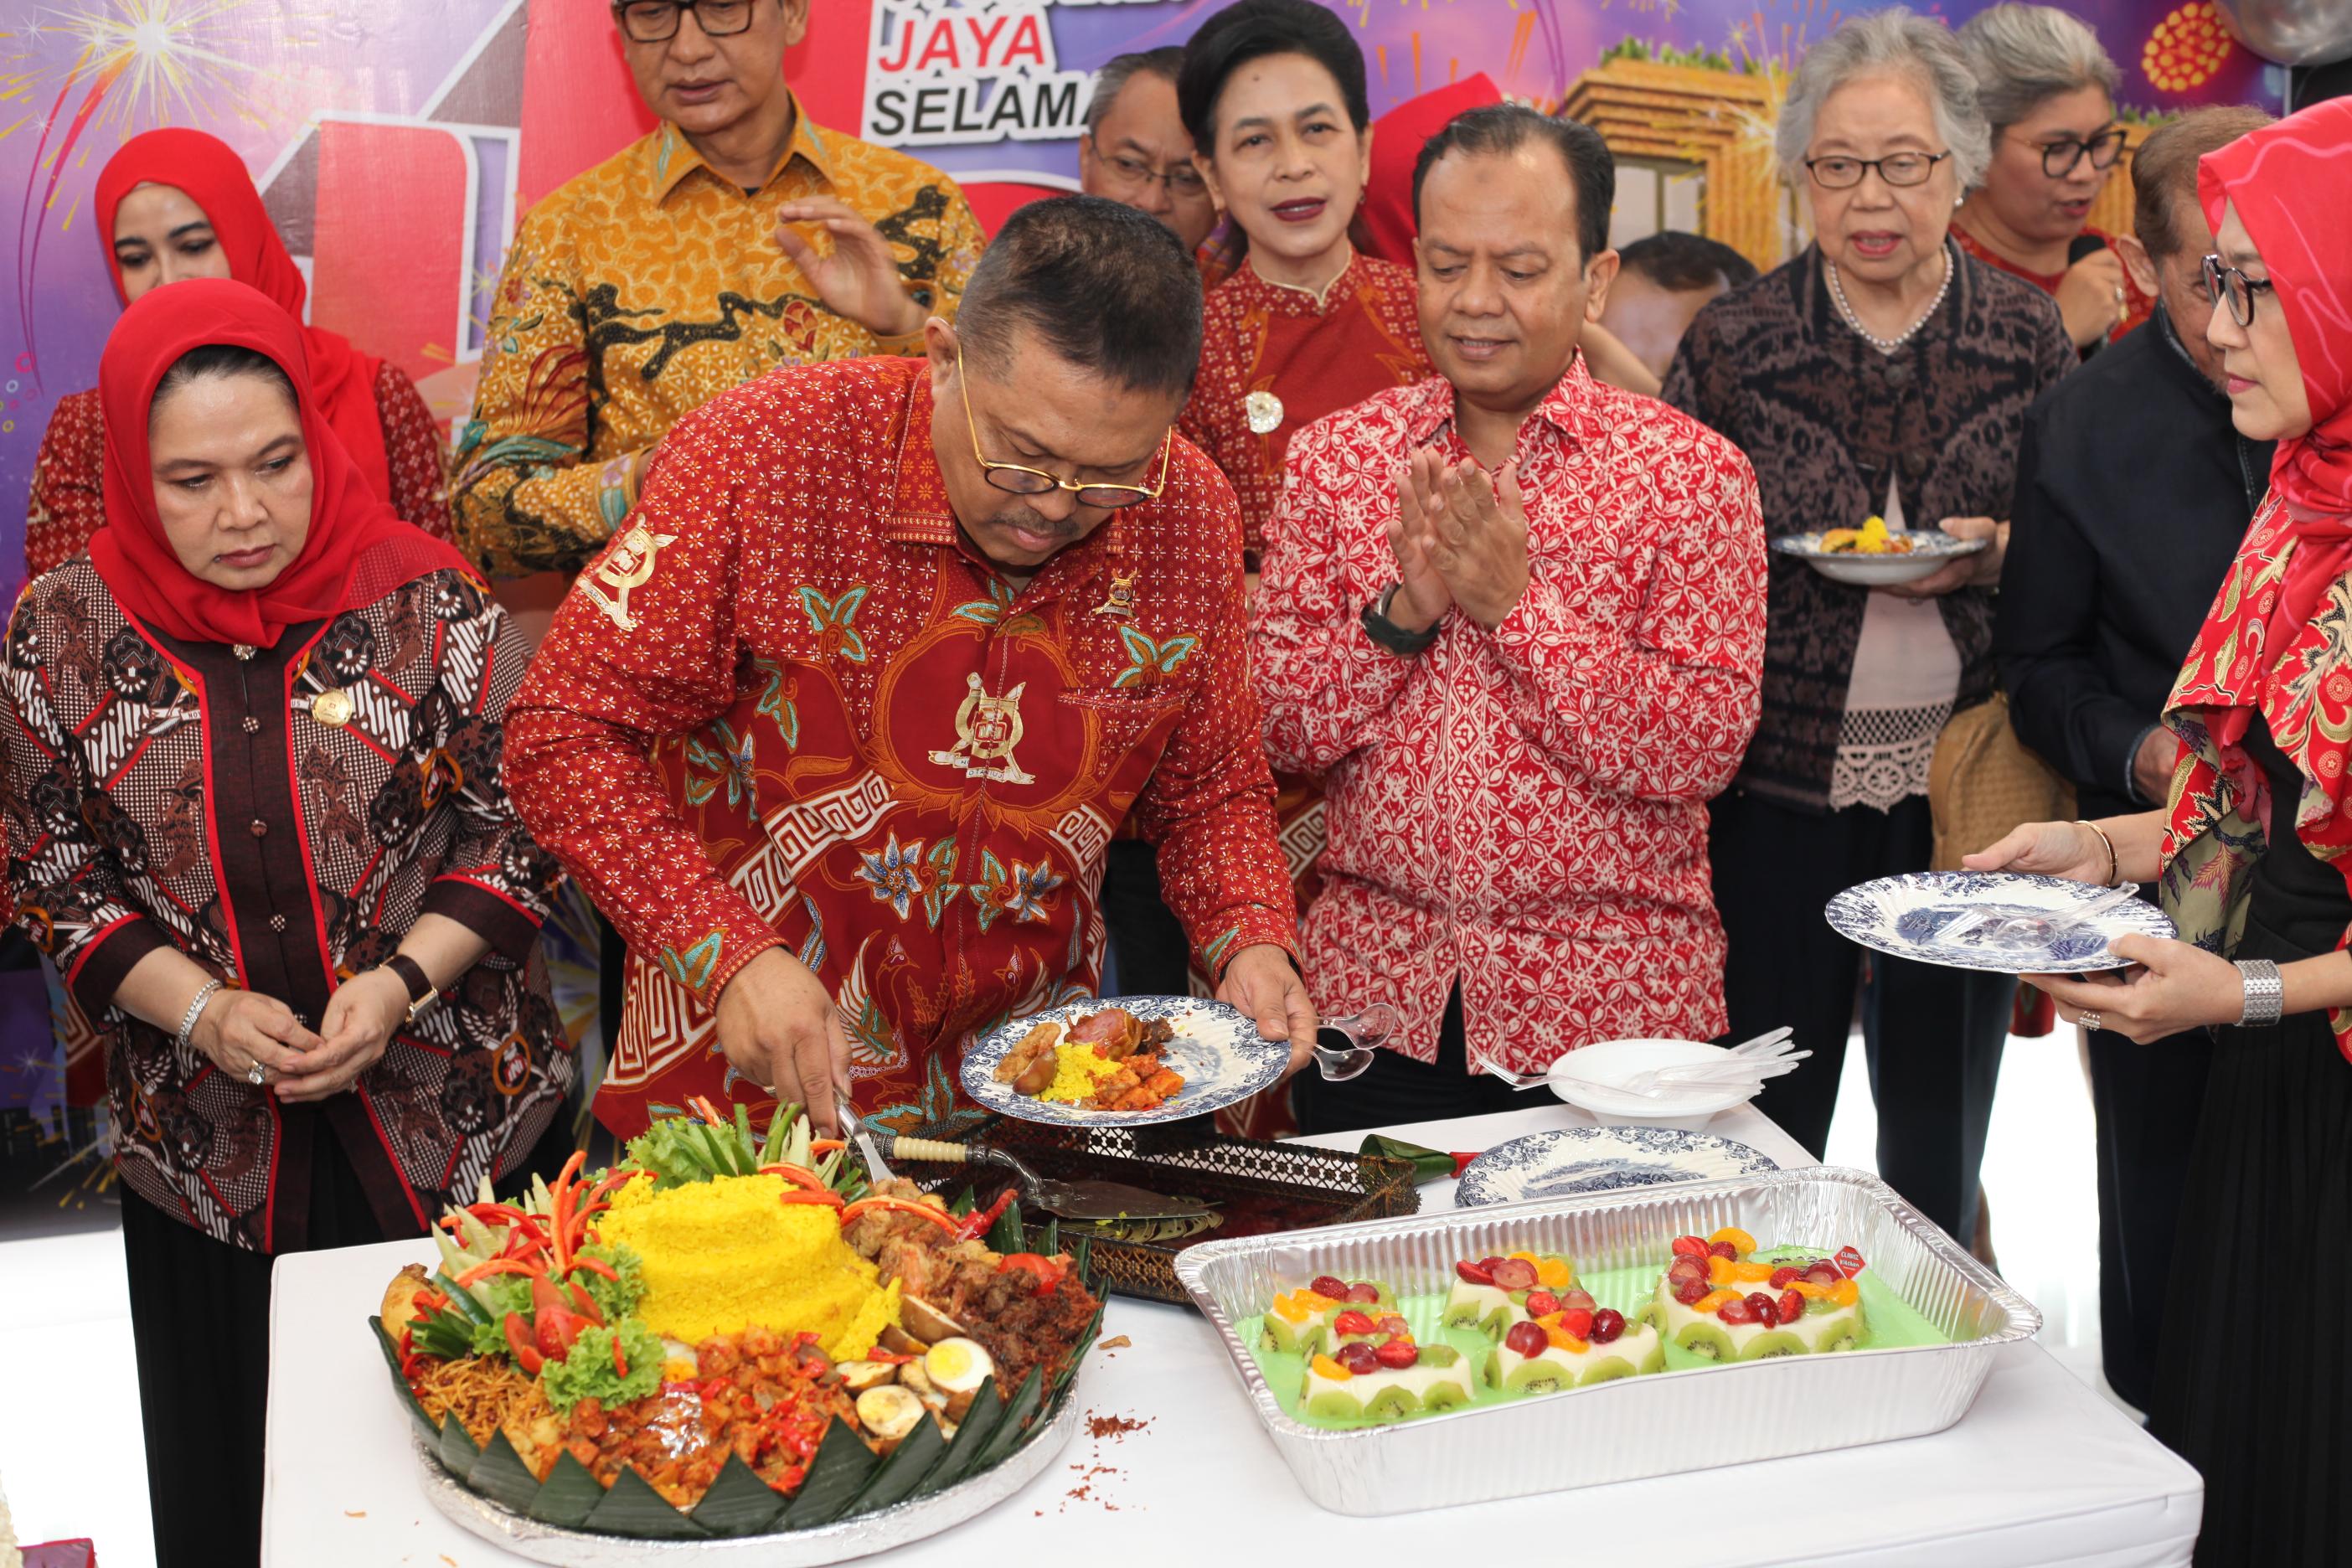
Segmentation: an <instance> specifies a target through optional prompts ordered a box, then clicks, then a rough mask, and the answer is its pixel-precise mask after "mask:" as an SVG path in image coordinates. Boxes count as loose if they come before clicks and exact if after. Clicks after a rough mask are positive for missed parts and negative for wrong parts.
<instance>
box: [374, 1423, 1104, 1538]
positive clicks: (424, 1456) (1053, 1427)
mask: <svg viewBox="0 0 2352 1568" xmlns="http://www.w3.org/2000/svg"><path fill="white" fill-rule="evenodd" d="M1077 1429H1078V1400H1077V1390H1076V1388H1071V1389H1069V1390H1067V1391H1066V1393H1065V1394H1064V1396H1063V1399H1062V1408H1061V1411H1060V1413H1059V1414H1057V1415H1055V1417H1054V1418H1053V1419H1052V1420H1051V1421H1041V1422H1039V1423H1038V1424H1037V1426H1036V1428H1035V1429H1034V1431H1033V1432H1032V1433H1031V1434H1030V1436H1028V1438H1027V1439H1026V1440H1025V1441H1024V1442H1023V1443H1022V1445H1021V1446H1020V1447H1017V1448H1015V1449H1013V1452H1012V1453H1010V1454H1008V1455H1006V1456H1005V1457H1004V1458H1003V1459H1001V1460H999V1461H998V1462H997V1463H996V1464H995V1465H993V1466H992V1467H991V1468H988V1469H985V1470H982V1472H981V1473H980V1474H978V1475H976V1476H974V1477H972V1478H971V1479H970V1480H967V1481H959V1482H957V1483H956V1484H955V1485H954V1486H951V1487H950V1488H949V1489H947V1490H945V1491H943V1492H936V1493H934V1494H932V1495H931V1496H929V1497H927V1498H918V1499H916V1500H913V1501H911V1502H902V1503H897V1504H894V1505H893V1506H891V1507H889V1508H886V1509H878V1510H876V1511H874V1512H872V1513H869V1514H865V1515H861V1516H860V1517H858V1518H856V1519H845V1520H843V1521H841V1522H839V1523H838V1524H827V1525H820V1526H818V1527H817V1528H816V1529H814V1530H785V1531H776V1532H774V1533H772V1534H768V1535H743V1536H737V1537H735V1538H734V1539H732V1540H727V1541H637V1540H633V1539H630V1538H628V1537H625V1536H619V1535H598V1534H596V1533H594V1532H593V1531H585V1530H562V1529H559V1528H558V1527H556V1526H554V1525H551V1524H542V1523H541V1522H540V1521H538V1520H535V1519H530V1518H526V1517H525V1516H524V1515H522V1514H519V1513H516V1512H515V1511H513V1510H511V1509H507V1508H502V1507H500V1506H499V1504H497V1503H495V1502H492V1501H491V1500H489V1499H488V1498H486V1497H484V1496H482V1495H481V1493H479V1492H478V1491H475V1490H473V1489H471V1488H469V1487H467V1485H466V1483H465V1482H463V1481H461V1480H459V1479H457V1478H456V1477H455V1476H452V1475H451V1474H450V1473H449V1472H448V1471H447V1470H446V1469H444V1468H442V1466H441V1462H440V1460H439V1459H438V1458H435V1456H434V1454H433V1451H432V1450H431V1449H429V1448H427V1447H425V1439H424V1437H423V1436H420V1435H419V1434H418V1432H417V1431H416V1428H415V1423H413V1422H412V1423H410V1424H409V1432H408V1436H409V1442H410V1444H411V1445H412V1446H413V1447H415V1450H416V1465H417V1470H418V1476H417V1484H418V1485H419V1486H420V1487H422V1488H423V1489H424V1490H425V1496H426V1497H428V1498H431V1499H432V1500H433V1506H434V1507H436V1508H437V1509H439V1510H441V1511H442V1512H443V1513H445V1514H446V1515H448V1517H449V1518H450V1519H451V1520H453V1521H456V1522H457V1524H459V1525H460V1526H462V1527H464V1528H465V1529H467V1530H469V1531H473V1532H474V1533H475V1534H476V1535H478V1536H480V1537H481V1538H482V1539H483V1540H485V1541H488V1542H490V1543H492V1544H493V1545H496V1546H500V1547H503V1548H505V1549H506V1550H507V1551H509V1552H513V1553H515V1554H516V1555H517V1556H519V1557H528V1558H529V1559H530V1560H531V1561H532V1562H534V1563H557V1564H560V1565H562V1568H677V1565H678V1564H681V1563H696V1564H699V1563H759V1564H760V1565H761V1568H815V1565H816V1564H819V1563H845V1562H847V1561H849V1560H850V1559H851V1558H853V1557H864V1556H866V1555H867V1554H868V1553H870V1552H887V1551H888V1550H889V1549H890V1548H892V1547H894V1546H904V1545H907V1544H908V1542H916V1541H920V1540H922V1539H923V1538H924V1537H925V1536H929V1535H937V1534H938V1533H939V1532H940V1531H943V1530H946V1529H948V1528H949V1527H950V1526H952V1525H958V1524H961V1523H962V1522H963V1521H965V1520H967V1519H971V1518H972V1517H973V1516H974V1515H976V1514H980V1513H984V1512H986V1511H987V1510H990V1509H992V1508H994V1507H995V1506H996V1505H997V1504H998V1503H1001V1502H1003V1500H1005V1499H1006V1498H1009V1497H1011V1496H1012V1495H1013V1493H1014V1492H1017V1491H1019V1490H1020V1489H1022V1488H1023V1487H1025V1486H1027V1485H1028V1484H1029V1483H1030V1482H1031V1481H1033V1480H1034V1479H1037V1477H1038V1476H1039V1475H1041V1474H1042V1473H1044V1471H1045V1468H1046V1467H1047V1466H1049V1465H1051V1464H1052V1463H1053V1462H1054V1460H1055V1458H1056V1457H1057V1456H1058V1455H1059V1454H1060V1453H1061V1451H1062V1449H1063V1448H1064V1447H1066V1445H1067V1444H1068V1442H1069V1440H1070V1435H1071V1434H1072V1433H1074V1432H1076V1430H1077Z"/></svg>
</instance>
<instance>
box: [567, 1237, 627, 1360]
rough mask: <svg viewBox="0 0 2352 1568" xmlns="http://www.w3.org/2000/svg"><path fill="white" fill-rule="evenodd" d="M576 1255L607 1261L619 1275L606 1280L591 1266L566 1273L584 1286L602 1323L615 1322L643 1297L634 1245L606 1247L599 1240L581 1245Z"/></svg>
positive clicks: (614, 1244)
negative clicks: (601, 1317) (602, 1315)
mask: <svg viewBox="0 0 2352 1568" xmlns="http://www.w3.org/2000/svg"><path fill="white" fill-rule="evenodd" d="M580 1256H581V1257H583V1258H594V1259H596V1261H598V1262H599V1263H604V1264H609V1265H610V1266H611V1267H612V1269H613V1272H614V1273H615V1274H617V1275H619V1276H620V1277H621V1278H620V1279H618V1280H617V1281H615V1280H611V1279H605V1278H604V1276H603V1275H602V1274H599V1273H597V1272H596V1271H595V1270H594V1269H593V1268H575V1269H573V1270H572V1273H571V1274H570V1275H569V1276H568V1278H570V1279H576V1280H578V1281H579V1282H580V1283H581V1284H582V1285H583V1286H585V1287H586V1288H587V1290H588V1296H589V1299H590V1300H593V1301H594V1302H595V1303H596V1310H598V1311H600V1312H602V1313H604V1321H606V1322H608V1323H610V1322H615V1321H619V1320H620V1319H622V1318H625V1317H627V1316H628V1315H629V1314H630V1313H632V1312H634V1311H635V1310H637V1303H638V1302H639V1301H642V1300H645V1296H646V1273H645V1265H644V1264H643V1263H641V1262H640V1261H639V1260H638V1258H637V1254H636V1249H635V1247H623V1246H622V1245H620V1244H619V1243H618V1242H614V1243H613V1244H611V1245H610V1246H607V1245H605V1244H604V1243H601V1242H599V1243H595V1244H593V1245H591V1246H588V1247H582V1248H581V1249H580ZM623 1348H624V1349H626V1348H627V1347H626V1346H624V1347H623Z"/></svg>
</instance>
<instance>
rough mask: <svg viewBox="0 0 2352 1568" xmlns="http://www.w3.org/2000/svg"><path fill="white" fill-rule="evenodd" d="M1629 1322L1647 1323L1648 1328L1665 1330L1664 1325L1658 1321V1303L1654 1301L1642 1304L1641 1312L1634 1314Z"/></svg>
mask: <svg viewBox="0 0 2352 1568" xmlns="http://www.w3.org/2000/svg"><path fill="white" fill-rule="evenodd" d="M1629 1321H1630V1322H1633V1323H1647V1324H1649V1325H1650V1327H1652V1328H1654V1329H1657V1330H1660V1331H1664V1328H1665V1325H1664V1323H1661V1322H1660V1321H1658V1303H1657V1302H1656V1301H1655V1300H1650V1301H1644V1302H1643V1303H1642V1310H1640V1311H1638V1312H1636V1313H1634V1314H1633V1318H1632V1319H1631V1320H1629Z"/></svg>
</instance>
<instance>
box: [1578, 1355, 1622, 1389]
mask: <svg viewBox="0 0 2352 1568" xmlns="http://www.w3.org/2000/svg"><path fill="white" fill-rule="evenodd" d="M1634 1371H1635V1368H1634V1366H1633V1363H1632V1362H1629V1361H1627V1360H1626V1359H1625V1358H1624V1357H1623V1356H1614V1355H1612V1356H1611V1357H1609V1358H1608V1359H1606V1360H1605V1361H1603V1362H1601V1363H1600V1364H1599V1365H1598V1366H1595V1367H1594V1368H1593V1369H1592V1370H1591V1372H1588V1373H1585V1374H1584V1375H1583V1376H1582V1377H1580V1378H1578V1379H1577V1380H1576V1386H1577V1387H1579V1388H1591V1386H1592V1385H1593V1384H1596V1383H1614V1382H1616V1381H1617V1380H1618V1379H1619V1378H1621V1377H1632V1376H1633V1374H1634Z"/></svg>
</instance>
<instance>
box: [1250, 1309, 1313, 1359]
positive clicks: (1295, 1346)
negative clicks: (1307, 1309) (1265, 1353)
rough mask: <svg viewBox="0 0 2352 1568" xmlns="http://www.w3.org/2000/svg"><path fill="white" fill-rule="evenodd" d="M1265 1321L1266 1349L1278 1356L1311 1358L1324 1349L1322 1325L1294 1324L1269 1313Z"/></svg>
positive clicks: (1310, 1323)
mask: <svg viewBox="0 0 2352 1568" xmlns="http://www.w3.org/2000/svg"><path fill="white" fill-rule="evenodd" d="M1263 1321H1264V1322H1265V1333H1264V1338H1265V1348H1266V1349H1267V1350H1269V1351H1272V1352H1274V1353H1275V1354H1276V1355H1303V1356H1311V1355H1313V1354H1314V1353H1315V1352H1317V1351H1318V1350H1320V1349H1322V1348H1323V1325H1322V1324H1320V1323H1317V1322H1306V1323H1293V1322H1289V1321H1286V1320H1285V1319H1284V1318H1282V1317H1281V1316H1280V1315H1279V1314H1277V1313H1274V1312H1268V1313H1267V1314H1266V1315H1265V1319H1264V1320H1263Z"/></svg>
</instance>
